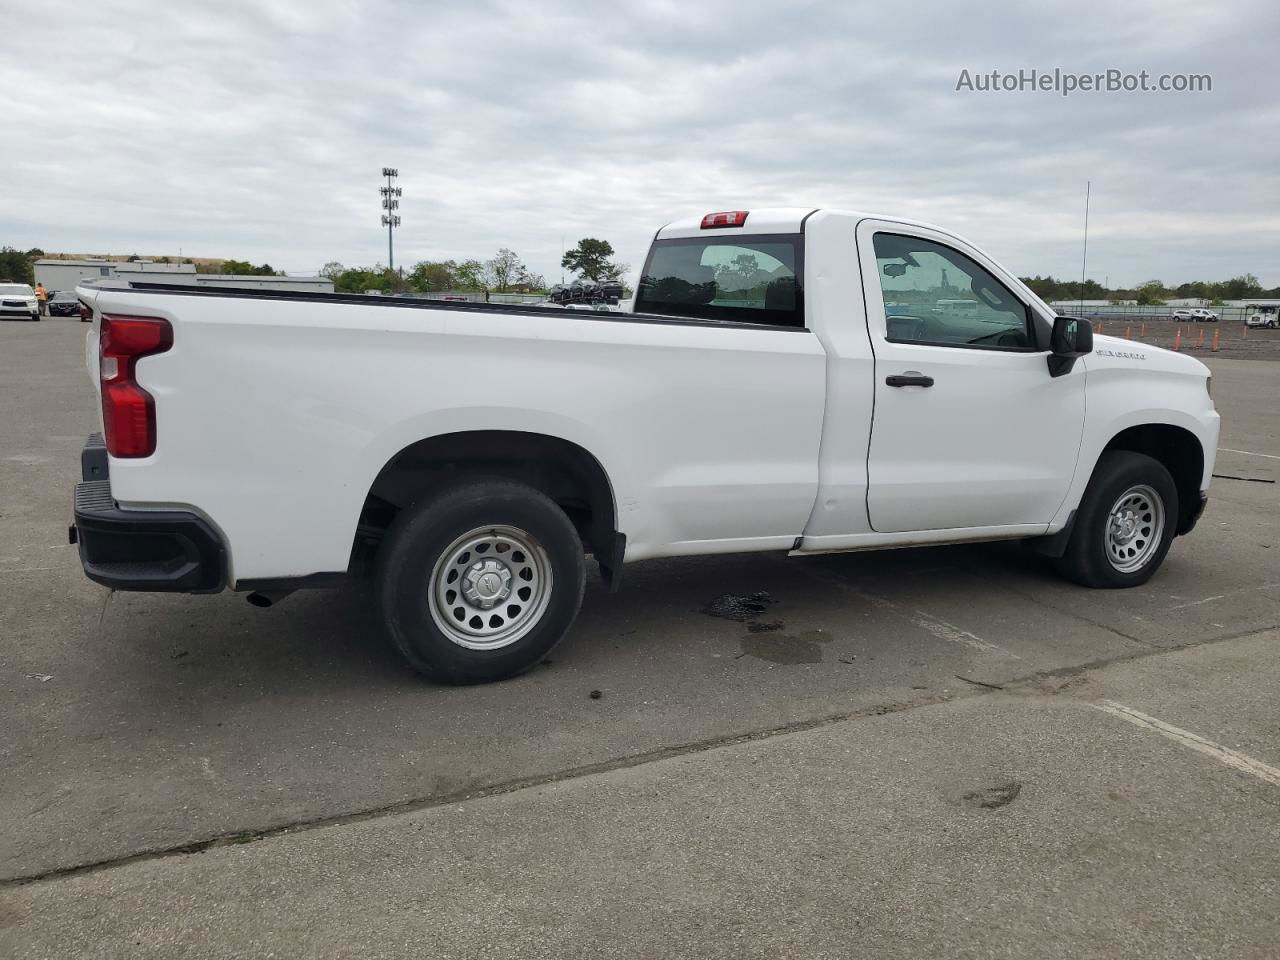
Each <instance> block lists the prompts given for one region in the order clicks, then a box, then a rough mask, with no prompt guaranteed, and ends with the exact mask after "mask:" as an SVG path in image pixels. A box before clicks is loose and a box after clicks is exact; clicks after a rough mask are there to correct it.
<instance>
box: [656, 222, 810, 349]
mask: <svg viewBox="0 0 1280 960" xmlns="http://www.w3.org/2000/svg"><path fill="white" fill-rule="evenodd" d="M803 276H804V240H803V238H802V237H801V236H800V235H799V234H756V235H745V236H743V235H739V236H733V237H725V236H715V237H711V236H708V237H687V238H679V239H671V240H657V241H655V242H654V244H653V246H652V247H651V248H650V250H649V258H648V260H647V261H646V262H645V265H644V271H643V272H642V273H641V275H640V283H639V285H638V287H637V289H636V304H635V310H636V312H637V313H656V314H661V315H665V316H672V317H688V318H691V319H697V320H721V321H725V320H727V321H733V322H735V323H750V324H759V325H762V326H777V327H799V328H803V327H804V296H803V290H802V284H801V277H803Z"/></svg>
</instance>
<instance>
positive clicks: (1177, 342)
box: [1173, 327, 1182, 350]
mask: <svg viewBox="0 0 1280 960" xmlns="http://www.w3.org/2000/svg"><path fill="white" fill-rule="evenodd" d="M1173 349H1175V350H1181V349H1182V328H1181V327H1179V328H1178V332H1177V333H1175V334H1174V335H1173Z"/></svg>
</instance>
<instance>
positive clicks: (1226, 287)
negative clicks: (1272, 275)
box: [1213, 273, 1262, 300]
mask: <svg viewBox="0 0 1280 960" xmlns="http://www.w3.org/2000/svg"><path fill="white" fill-rule="evenodd" d="M1213 292H1214V294H1215V295H1216V296H1218V297H1220V298H1222V299H1223V300H1243V299H1244V298H1245V297H1259V296H1261V295H1262V284H1261V283H1259V282H1258V278H1257V277H1255V276H1254V275H1253V274H1252V273H1246V274H1244V275H1242V276H1239V277H1232V278H1231V279H1230V280H1226V281H1224V282H1222V283H1215V284H1213Z"/></svg>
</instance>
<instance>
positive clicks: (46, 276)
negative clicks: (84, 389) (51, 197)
mask: <svg viewBox="0 0 1280 960" xmlns="http://www.w3.org/2000/svg"><path fill="white" fill-rule="evenodd" d="M34 266H35V280H36V283H42V284H44V288H45V289H46V290H49V291H51V292H52V291H56V290H74V289H75V288H76V285H77V284H79V283H82V282H84V281H85V280H102V279H107V278H110V277H115V276H118V275H119V274H120V273H121V272H122V271H126V270H127V271H129V272H130V273H134V274H142V273H145V274H146V275H147V277H146V279H148V280H154V279H160V278H161V277H163V276H165V275H171V276H172V275H178V276H185V277H194V276H195V275H196V265H195V264H194V263H160V262H159V261H153V260H128V261H119V260H55V259H43V258H42V259H40V260H37V261H36V262H35V265H34Z"/></svg>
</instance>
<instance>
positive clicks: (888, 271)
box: [884, 263, 907, 277]
mask: <svg viewBox="0 0 1280 960" xmlns="http://www.w3.org/2000/svg"><path fill="white" fill-rule="evenodd" d="M906 272H907V265H906V264H905V263H886V264H885V265H884V275H885V276H886V277H900V276H902V275H903V274H904V273H906Z"/></svg>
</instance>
